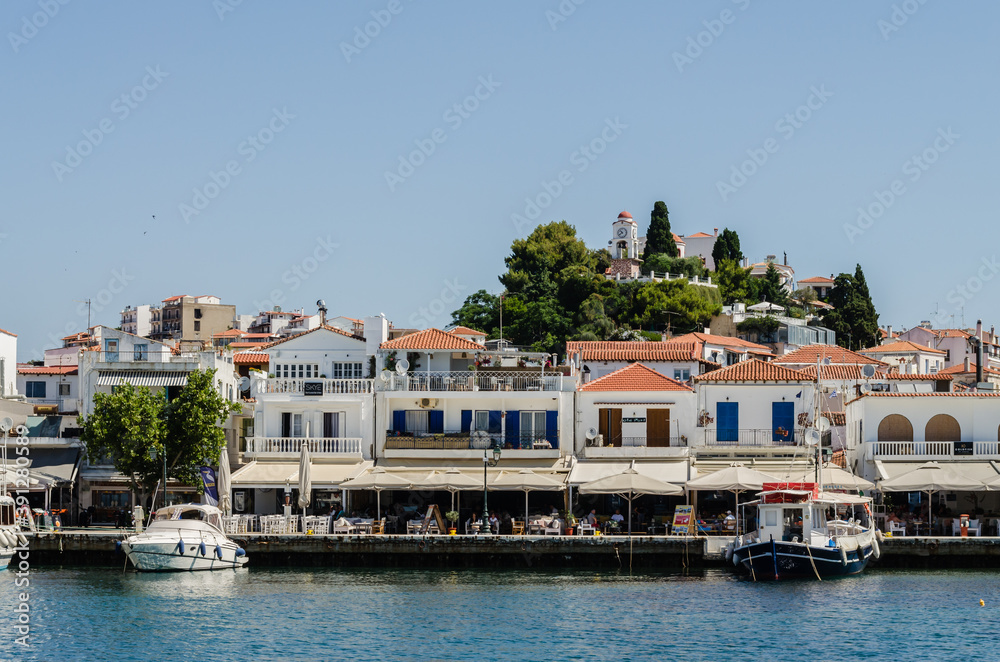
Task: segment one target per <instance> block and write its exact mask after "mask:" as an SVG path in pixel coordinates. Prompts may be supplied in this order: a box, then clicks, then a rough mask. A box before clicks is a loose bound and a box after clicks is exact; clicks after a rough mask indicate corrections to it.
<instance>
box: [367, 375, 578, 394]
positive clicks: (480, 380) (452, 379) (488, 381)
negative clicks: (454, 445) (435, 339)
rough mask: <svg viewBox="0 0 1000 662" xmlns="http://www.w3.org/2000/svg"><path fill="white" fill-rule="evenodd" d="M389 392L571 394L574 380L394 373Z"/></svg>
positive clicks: (544, 377) (391, 376) (551, 377)
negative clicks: (527, 392)
mask: <svg viewBox="0 0 1000 662" xmlns="http://www.w3.org/2000/svg"><path fill="white" fill-rule="evenodd" d="M382 388H383V389H384V390H386V391H469V392H471V391H564V390H565V391H572V390H573V389H574V388H575V384H574V382H573V378H572V377H567V376H564V375H562V374H560V373H558V372H552V373H545V374H542V373H541V372H537V371H530V372H528V371H525V372H519V371H506V370H477V371H471V370H465V371H457V372H420V371H417V372H411V373H407V374H405V375H398V374H395V373H392V374H391V375H390V376H389V380H388V381H387V382H385V383H384V386H383V387H382Z"/></svg>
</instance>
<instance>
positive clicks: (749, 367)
mask: <svg viewBox="0 0 1000 662" xmlns="http://www.w3.org/2000/svg"><path fill="white" fill-rule="evenodd" d="M695 381H698V382H814V381H816V380H815V379H814V378H813V377H810V376H809V375H807V374H806V373H804V372H802V371H800V370H792V369H791V368H786V367H784V366H780V365H777V364H774V363H768V362H767V361H760V360H758V359H747V360H746V361H740V362H739V363H737V364H735V365H731V366H729V367H727V368H720V369H718V370H713V371H712V372H707V373H705V374H704V375H699V376H697V377H695Z"/></svg>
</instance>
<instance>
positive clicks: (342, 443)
mask: <svg viewBox="0 0 1000 662" xmlns="http://www.w3.org/2000/svg"><path fill="white" fill-rule="evenodd" d="M302 444H307V445H308V446H309V454H310V455H311V456H313V457H361V437H247V440H246V451H244V453H243V454H244V456H246V457H248V458H250V457H253V458H268V457H271V458H292V457H298V456H299V453H301V452H302Z"/></svg>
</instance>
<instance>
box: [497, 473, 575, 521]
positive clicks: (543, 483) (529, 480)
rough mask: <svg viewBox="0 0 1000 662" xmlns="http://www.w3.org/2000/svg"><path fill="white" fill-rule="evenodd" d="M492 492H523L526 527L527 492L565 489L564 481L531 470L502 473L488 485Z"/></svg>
mask: <svg viewBox="0 0 1000 662" xmlns="http://www.w3.org/2000/svg"><path fill="white" fill-rule="evenodd" d="M490 489H492V490H522V491H523V492H524V525H525V526H526V527H527V526H528V492H556V491H559V490H564V489H566V483H565V481H564V480H562V479H560V478H557V477H556V476H554V475H551V474H537V473H535V472H534V471H532V470H531V469H521V470H520V471H517V472H514V471H504V472H502V473H501V474H500V475H499V476H497V477H496V478H495V479H494V480H493V482H492V483H490Z"/></svg>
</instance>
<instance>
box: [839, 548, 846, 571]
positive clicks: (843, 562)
mask: <svg viewBox="0 0 1000 662" xmlns="http://www.w3.org/2000/svg"><path fill="white" fill-rule="evenodd" d="M840 564H841V565H843V566H847V550H846V549H844V548H843V547H841V548H840Z"/></svg>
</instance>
